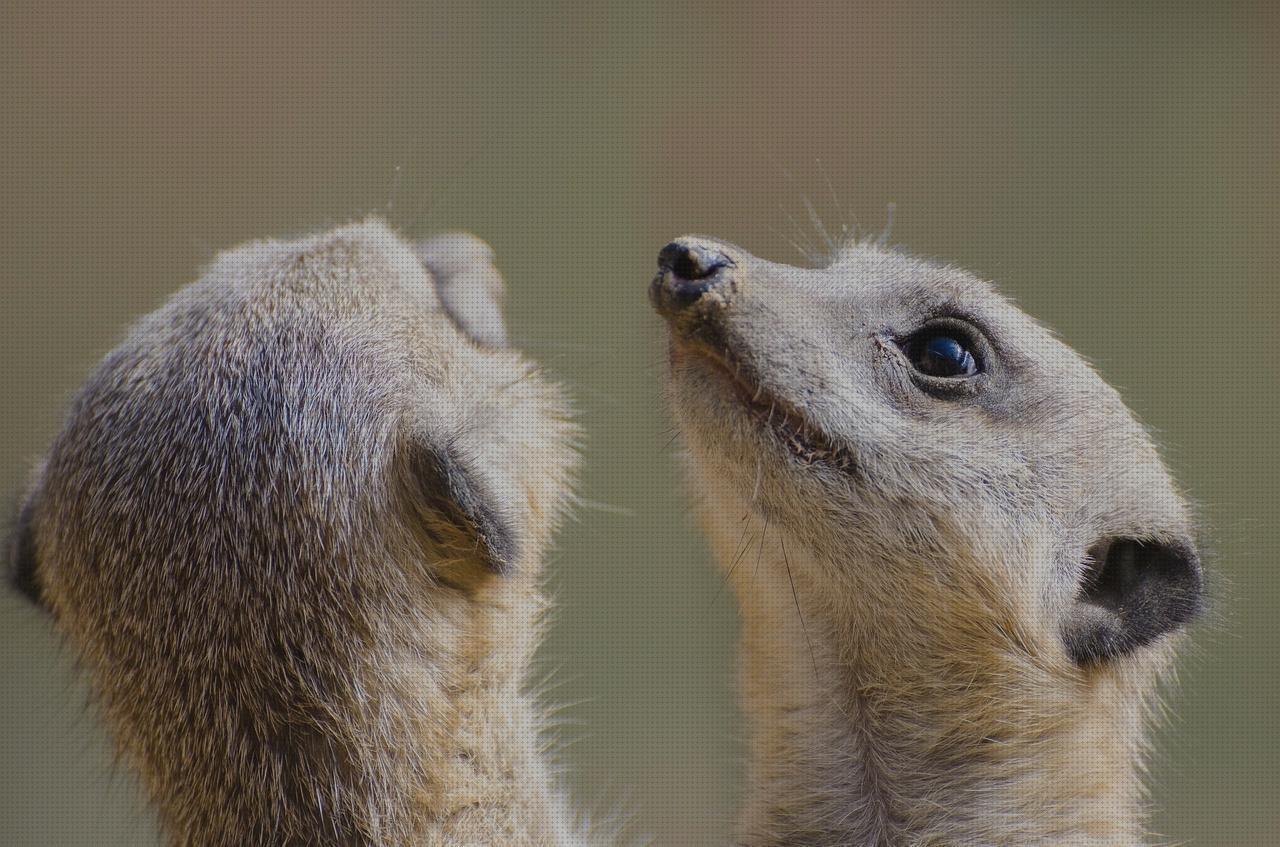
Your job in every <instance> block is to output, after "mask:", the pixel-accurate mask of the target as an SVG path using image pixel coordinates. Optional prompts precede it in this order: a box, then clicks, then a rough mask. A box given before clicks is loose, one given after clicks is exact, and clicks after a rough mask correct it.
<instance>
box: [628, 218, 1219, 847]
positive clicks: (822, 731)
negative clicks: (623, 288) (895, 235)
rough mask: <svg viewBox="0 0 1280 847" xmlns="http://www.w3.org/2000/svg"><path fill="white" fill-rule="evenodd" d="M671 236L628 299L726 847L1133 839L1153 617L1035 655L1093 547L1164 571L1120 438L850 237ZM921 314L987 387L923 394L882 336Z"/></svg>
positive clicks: (965, 284)
mask: <svg viewBox="0 0 1280 847" xmlns="http://www.w3.org/2000/svg"><path fill="white" fill-rule="evenodd" d="M680 243H681V244H684V245H688V246H689V250H690V251H692V252H689V253H688V256H689V257H690V258H687V259H682V260H673V259H671V258H670V257H668V259H667V260H666V261H667V265H666V266H664V269H663V270H662V271H661V272H660V274H659V277H658V278H657V279H656V280H655V281H654V284H653V293H654V299H655V303H656V304H657V306H658V308H659V310H660V311H662V312H663V313H664V314H665V315H666V316H667V318H668V320H669V322H670V324H671V327H672V331H671V337H672V345H671V346H672V357H671V359H672V364H671V373H670V382H669V391H668V393H669V396H670V399H671V405H672V408H673V411H674V413H675V417H676V421H677V424H678V426H679V429H680V430H681V431H682V433H683V434H684V440H685V443H686V446H687V451H688V465H689V475H690V479H691V483H692V487H693V490H694V492H695V496H696V498H697V500H698V505H699V511H700V514H701V515H702V518H703V524H704V526H705V527H706V529H707V532H708V535H709V537H710V540H711V543H712V547H713V550H714V551H715V553H716V556H717V558H718V559H719V561H720V563H721V565H722V568H723V570H724V572H725V574H726V579H728V580H729V581H730V582H731V583H732V585H733V588H734V589H735V592H736V594H737V597H738V602H739V606H740V609H741V613H742V623H743V632H742V659H741V686H742V701H743V704H744V708H745V710H746V713H747V716H748V719H749V724H750V727H751V729H750V739H751V747H750V749H751V760H750V761H751V764H750V769H749V788H748V796H747V804H746V809H745V811H744V814H743V817H742V820H741V823H740V827H739V838H740V841H741V843H742V844H745V845H753V847H756V846H759V847H763V845H783V844H786V845H810V847H835V845H861V846H862V847H872V845H876V846H877V847H878V846H879V845H902V847H907V845H947V847H978V845H1003V847H1030V845H1043V846H1044V847H1048V845H1075V846H1076V847H1084V845H1093V846H1094V847H1101V845H1114V847H1120V845H1126V847H1132V846H1133V845H1137V844H1140V843H1146V836H1145V833H1144V822H1143V821H1144V808H1143V802H1142V801H1143V786H1142V779H1141V774H1142V769H1143V764H1142V763H1143V757H1144V753H1145V739H1146V724H1147V718H1148V716H1149V714H1150V712H1151V709H1152V706H1153V705H1154V703H1155V701H1156V698H1157V696H1158V690H1157V681H1158V679H1159V677H1160V675H1161V673H1162V672H1163V671H1165V670H1166V669H1167V668H1168V667H1169V665H1170V660H1171V658H1172V655H1173V651H1174V649H1175V647H1176V645H1177V644H1178V642H1179V641H1180V637H1179V634H1178V632H1176V629H1177V626H1176V624H1177V623H1178V621H1173V622H1171V623H1170V625H1169V626H1168V627H1164V629H1168V630H1170V631H1167V632H1164V633H1163V634H1162V635H1161V636H1159V637H1158V638H1156V639H1155V640H1154V641H1151V642H1150V643H1145V642H1144V643H1143V644H1141V645H1140V646H1136V647H1133V648H1132V649H1128V650H1127V651H1126V652H1124V653H1123V654H1121V655H1118V656H1116V657H1113V658H1107V659H1105V660H1100V661H1096V662H1085V663H1083V664H1081V663H1079V662H1077V661H1073V659H1072V658H1071V656H1069V655H1068V651H1067V649H1066V648H1065V646H1064V636H1063V632H1064V631H1066V628H1069V627H1070V626H1071V625H1072V622H1073V621H1076V620H1079V618H1078V617H1073V615H1077V616H1078V615H1081V614H1083V615H1085V616H1086V617H1087V615H1089V614H1093V613H1094V612H1096V611H1097V609H1096V608H1092V607H1090V606H1088V605H1087V604H1084V603H1081V602H1080V601H1079V600H1078V597H1077V595H1078V594H1080V592H1081V591H1083V589H1082V588H1081V585H1082V581H1083V580H1084V579H1085V578H1086V577H1085V574H1086V573H1087V570H1086V568H1087V567H1088V564H1089V562H1090V561H1091V560H1090V554H1089V551H1090V549H1091V547H1092V546H1093V545H1094V544H1095V542H1097V541H1098V540H1099V539H1107V538H1136V539H1143V540H1146V541H1147V542H1149V543H1150V544H1152V545H1159V544H1166V543H1167V544H1169V545H1172V546H1171V548H1170V549H1176V550H1178V551H1190V550H1192V549H1193V542H1192V541H1191V540H1190V539H1191V537H1192V535H1193V526H1192V524H1191V521H1190V518H1189V511H1188V509H1187V507H1186V505H1185V503H1184V501H1183V500H1182V497H1181V495H1180V493H1179V492H1178V491H1177V489H1176V488H1175V487H1174V486H1173V484H1172V483H1171V481H1170V479H1169V476H1168V474H1167V473H1166V471H1165V469H1164V467H1163V465H1162V464H1161V462H1160V459H1159V457H1158V455H1157V453H1156V451H1155V449H1154V448H1153V446H1152V444H1151V440H1150V438H1149V437H1148V435H1147V433H1146V432H1145V430H1143V429H1142V428H1141V427H1140V426H1139V425H1138V424H1136V423H1135V422H1134V420H1133V418H1132V416H1131V415H1130V414H1129V413H1128V411H1127V410H1126V409H1125V408H1124V406H1123V404H1121V402H1120V400H1119V398H1118V397H1117V396H1116V394H1115V392H1114V391H1112V390H1111V389H1110V388H1109V387H1107V386H1106V385H1105V384H1104V383H1103V382H1102V380H1101V379H1100V378H1099V377H1098V376H1097V375H1096V374H1095V373H1094V372H1093V371H1092V370H1091V369H1090V368H1089V367H1088V365H1087V364H1086V363H1084V362H1083V361H1082V360H1081V359H1080V358H1079V357H1078V356H1077V355H1076V354H1075V353H1073V352H1072V351H1071V350H1069V349H1068V348H1067V347H1066V346H1065V345H1063V344H1061V343H1060V342H1058V341H1057V340H1056V339H1054V338H1053V337H1052V336H1051V335H1050V334H1049V333H1048V332H1046V331H1045V330H1043V329H1042V328H1041V327H1039V326H1038V325H1036V324H1035V323H1034V322H1033V321H1031V320H1030V319H1029V318H1027V317H1026V316H1025V315H1023V314H1022V313H1021V312H1020V311H1019V310H1018V309H1017V308H1016V307H1014V306H1013V305H1012V304H1011V303H1009V302H1008V301H1006V300H1004V299H1003V298H1001V297H1000V296H999V295H998V294H996V293H995V292H994V291H993V290H992V289H991V287H990V286H989V285H987V284H986V283H984V282H982V281H980V280H977V279H975V278H973V277H972V276H970V275H968V274H965V273H963V272H962V271H958V270H956V269H953V268H946V267H941V266H937V265H933V264H931V263H928V262H923V261H919V260H915V259H911V258H909V257H906V256H903V255H900V254H898V253H895V252H892V251H887V250H883V249H880V248H879V247H877V246H876V245H872V244H863V245H855V246H852V247H851V248H849V249H848V250H846V251H845V252H844V253H843V254H842V255H841V256H840V257H839V259H838V260H837V261H836V262H833V263H832V264H831V265H830V266H828V267H823V268H815V269H801V268H793V267H788V266H784V265H777V264H774V263H771V262H766V261H764V260H761V259H757V258H756V257H754V256H751V254H749V253H747V252H746V251H744V250H742V249H741V248H738V247H735V246H733V245H728V244H725V243H723V242H718V241H715V240H713V239H704V238H699V237H690V238H687V239H682V240H681V242H680ZM676 246H678V245H676ZM671 249H672V250H674V246H673V248H671ZM668 252H669V251H664V254H666V253H668ZM678 255H680V251H675V252H671V253H670V256H678ZM682 261H683V262H684V264H681V262H682ZM672 268H675V270H673V269H672ZM682 273H683V274H687V275H690V276H689V278H684V277H682V276H681V274H682ZM940 316H941V317H944V318H946V319H947V320H952V319H953V317H954V316H961V318H960V319H961V320H963V321H964V322H965V323H966V324H967V325H969V326H970V327H971V328H972V327H982V330H981V333H982V334H983V335H985V337H986V339H987V341H986V342H984V343H982V344H975V349H979V350H981V351H983V352H984V354H985V357H986V358H987V360H988V363H989V365H990V367H989V368H988V369H987V371H986V372H984V373H983V374H982V375H981V376H979V377H976V378H975V380H974V382H973V385H972V387H963V386H966V385H967V383H964V382H963V381H957V382H953V383H952V385H951V386H945V385H944V386H943V387H944V388H946V389H947V390H951V388H952V387H954V386H957V385H959V386H962V387H961V388H958V389H956V390H955V391H953V392H952V393H951V394H949V395H942V396H931V395H930V394H928V393H926V392H925V391H923V390H922V389H921V388H920V387H919V385H918V383H919V382H920V380H919V379H918V378H917V377H916V376H915V375H914V374H913V366H912V365H911V364H910V363H909V361H908V359H909V356H908V354H907V352H906V350H908V349H910V344H909V342H907V341H904V340H903V339H904V338H906V337H909V336H910V335H911V334H912V333H913V332H916V331H917V329H916V328H918V327H921V326H927V325H929V322H930V321H934V320H936V319H938V318H939V317H940ZM947 326H952V324H947ZM975 331H976V330H975ZM1187 555H1191V556H1192V559H1191V560H1190V562H1189V563H1188V564H1187V568H1189V569H1190V570H1187V571H1185V572H1183V573H1182V574H1181V575H1182V576H1185V577H1186V579H1187V580H1188V585H1192V584H1194V585H1193V588H1190V589H1188V590H1189V591H1190V592H1191V593H1190V594H1188V595H1187V596H1186V597H1181V596H1178V597H1175V600H1177V601H1178V602H1182V601H1183V600H1185V601H1186V604H1187V605H1186V606H1185V608H1186V609H1190V608H1192V607H1193V606H1194V605H1195V603H1197V602H1198V594H1197V593H1196V591H1198V583H1199V576H1198V574H1199V565H1198V563H1197V562H1196V561H1195V560H1194V554H1192V553H1190V552H1188V553H1187ZM1178 608H1179V609H1182V608H1184V607H1181V606H1180V607H1178ZM1152 625H1153V626H1156V627H1157V628H1159V627H1160V626H1162V625H1161V624H1160V622H1159V621H1154V622H1152Z"/></svg>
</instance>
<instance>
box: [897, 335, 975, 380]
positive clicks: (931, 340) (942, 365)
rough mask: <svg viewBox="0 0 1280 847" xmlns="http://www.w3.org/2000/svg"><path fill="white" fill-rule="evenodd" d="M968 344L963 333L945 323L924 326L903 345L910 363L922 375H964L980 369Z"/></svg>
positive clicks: (955, 376)
mask: <svg viewBox="0 0 1280 847" xmlns="http://www.w3.org/2000/svg"><path fill="white" fill-rule="evenodd" d="M971 347H972V345H971V343H970V342H969V340H968V338H966V337H965V336H964V335H963V334H960V333H957V332H954V331H952V330H951V328H949V327H938V328H935V329H926V330H925V331H923V332H921V333H919V334H917V335H916V336H915V337H913V338H912V339H910V340H909V341H908V342H907V344H906V347H905V352H906V354H907V358H909V359H910V360H911V365H912V366H913V367H914V368H915V369H916V370H918V371H919V372H920V373H922V374H924V375H925V376H933V377H942V378H956V379H959V378H964V377H968V376H974V375H976V374H978V373H980V372H981V371H982V366H981V362H980V361H979V360H978V357H977V356H976V355H974V352H973V350H972V349H971Z"/></svg>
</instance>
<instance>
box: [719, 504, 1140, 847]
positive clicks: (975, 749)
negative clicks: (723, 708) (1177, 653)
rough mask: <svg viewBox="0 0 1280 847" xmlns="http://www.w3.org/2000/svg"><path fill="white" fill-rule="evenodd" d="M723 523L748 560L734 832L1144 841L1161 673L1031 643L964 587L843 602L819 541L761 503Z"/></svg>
mask: <svg viewBox="0 0 1280 847" xmlns="http://www.w3.org/2000/svg"><path fill="white" fill-rule="evenodd" d="M721 514H724V515H726V518H727V516H728V515H729V514H731V513H729V512H722V513H721ZM738 514H739V515H741V514H742V512H739V513H738ZM744 526H745V527H746V530H745V532H744V531H743V527H744ZM712 538H713V542H714V543H715V546H716V548H717V549H716V552H717V554H718V556H719V557H720V559H721V562H722V563H723V565H724V567H725V568H726V569H728V568H729V567H730V563H731V562H733V561H735V559H739V560H740V561H739V564H738V566H737V567H736V568H735V569H734V571H733V574H732V576H731V580H732V581H733V582H734V584H735V589H736V591H737V594H738V597H739V603H740V606H741V609H742V618H743V630H742V639H743V644H742V656H741V686H742V695H743V706H744V711H745V713H746V715H747V719H748V723H749V725H750V739H751V740H750V747H751V753H750V756H751V764H750V766H749V787H748V792H747V803H746V807H745V809H744V812H743V815H742V818H741V824H740V831H739V843H741V844H744V845H753V847H755V846H756V845H759V847H763V845H783V844H788V845H800V844H803V845H810V847H824V845H837V844H839V845H860V846H861V845H866V846H867V847H870V845H877V846H878V845H918V844H919V845H923V844H928V845H979V844H981V845H1010V847H1012V845H1019V846H1020V847H1026V845H1050V844H1052V845H1129V846H1130V847H1132V845H1135V844H1139V843H1141V842H1142V835H1141V833H1142V828H1141V824H1140V800H1141V795H1142V786H1141V780H1140V778H1139V775H1138V774H1139V762H1140V756H1141V751H1142V737H1143V732H1144V714H1145V702H1144V701H1145V699H1146V697H1145V696H1144V693H1145V692H1148V691H1149V690H1150V688H1151V683H1152V682H1153V680H1152V679H1151V678H1150V677H1149V676H1141V674H1140V673H1139V672H1136V671H1135V672H1133V673H1132V674H1130V675H1129V676H1128V677H1125V676H1124V675H1122V674H1118V673H1115V672H1106V673H1103V672H1097V673H1085V672H1083V671H1080V670H1079V669H1076V668H1074V666H1070V665H1068V664H1064V663H1062V662H1057V661H1054V660H1049V661H1046V660H1043V659H1037V658H1035V655H1034V652H1033V651H1030V650H1028V649H1027V648H1026V645H1021V647H1022V649H1021V650H1019V649H1018V646H1017V645H1015V643H1014V642H1016V640H1017V639H1016V637H1014V638H1011V637H1010V636H1009V632H1008V631H1007V630H1008V628H1009V627H1008V624H1007V623H1005V624H1002V623H1001V621H1000V620H999V618H998V615H999V613H1000V612H999V610H996V609H993V608H975V607H974V606H973V604H972V603H971V602H967V601H966V602H959V601H957V603H956V605H957V607H956V608H954V609H950V610H946V609H942V610H939V609H938V608H937V604H936V603H934V604H932V606H930V604H919V605H921V606H924V607H930V608H932V609H933V612H932V613H931V614H925V613H923V612H919V613H915V614H913V610H912V609H911V608H909V607H911V606H913V605H914V604H913V601H918V598H917V597H914V596H913V595H911V594H909V593H905V592H902V591H901V590H897V591H895V592H894V594H892V595H891V596H881V597H879V598H876V599H874V600H869V599H868V598H867V597H865V595H864V596H863V597H862V600H861V601H860V602H848V598H849V595H850V594H851V593H852V592H851V589H857V588H859V586H855V585H853V584H849V585H845V586H839V587H836V586H833V585H831V584H830V581H829V578H827V577H820V576H819V575H820V574H830V573H831V568H830V567H825V568H824V567H822V566H821V565H822V563H821V562H819V561H817V560H816V554H814V553H813V552H812V551H810V550H807V549H806V548H805V546H804V545H802V544H801V543H799V542H798V541H797V540H795V539H794V538H793V537H790V536H787V535H786V534H785V533H784V532H783V531H781V530H779V529H778V528H777V527H776V526H775V527H766V526H764V525H763V522H761V521H759V520H758V519H756V518H754V517H753V518H749V519H747V521H746V522H745V523H744V522H740V521H737V520H727V519H726V521H725V523H724V525H723V526H721V527H719V528H718V529H716V530H713V532H712ZM753 538H754V539H755V540H754V541H752V539H753ZM761 539H763V540H761ZM743 546H746V547H747V548H748V549H747V550H746V551H745V553H743V552H741V548H742V547H743ZM757 559H758V560H759V565H757V563H756V562H757ZM840 565H841V567H843V568H846V569H848V568H851V567H853V566H854V565H853V563H850V562H843V563H840ZM884 566H885V563H878V565H877V567H884ZM863 573H866V571H864V572H863ZM820 582H821V583H823V584H819V583H820ZM860 588H862V589H865V588H866V586H860ZM859 593H861V592H859ZM885 607H887V608H885ZM940 612H941V613H940ZM949 617H950V618H951V619H948V618H949ZM1002 627H1004V628H1005V629H1004V630H1002ZM1013 629H1015V630H1016V627H1013ZM993 630H995V631H997V632H1001V633H1002V634H1000V635H998V636H996V635H993Z"/></svg>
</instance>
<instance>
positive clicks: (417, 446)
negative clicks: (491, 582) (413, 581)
mask: <svg viewBox="0 0 1280 847" xmlns="http://www.w3.org/2000/svg"><path fill="white" fill-rule="evenodd" d="M405 452H406V454H407V456H406V462H405V464H406V470H407V472H408V475H409V482H408V486H407V488H408V496H409V498H410V500H411V501H412V504H413V509H414V511H415V512H416V513H417V514H416V516H417V518H418V522H419V526H420V528H421V529H422V530H423V531H424V532H425V533H426V534H427V535H428V537H429V538H430V539H431V540H432V541H433V542H434V543H435V544H436V545H437V546H439V547H440V548H442V549H443V550H445V551H446V552H447V553H449V554H451V555H456V557H457V558H459V559H471V560H473V561H475V562H478V563H479V564H481V565H482V566H484V567H485V568H487V569H488V570H491V571H493V572H494V573H498V574H507V573H510V572H511V571H512V569H514V568H515V566H516V561H517V559H518V557H519V547H520V538H519V536H518V533H517V530H516V526H517V523H516V521H515V520H514V519H513V518H512V516H511V515H509V514H507V513H506V512H505V510H504V509H503V507H502V504H501V503H500V502H499V500H498V499H497V498H496V497H495V495H494V492H493V490H492V488H491V486H489V485H488V484H487V483H486V482H485V480H484V478H483V476H482V475H481V474H480V473H479V472H478V471H477V470H475V469H473V468H469V467H467V465H466V464H465V462H464V460H463V457H462V456H461V455H459V453H460V451H458V450H457V449H456V448H454V447H453V445H451V444H449V443H440V442H439V441H437V440H436V439H433V438H429V437H426V436H424V435H422V434H415V435H411V436H410V437H409V438H408V439H407V444H406V451H405Z"/></svg>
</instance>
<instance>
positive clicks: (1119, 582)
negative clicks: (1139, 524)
mask: <svg viewBox="0 0 1280 847" xmlns="http://www.w3.org/2000/svg"><path fill="white" fill-rule="evenodd" d="M1089 558H1090V560H1091V561H1090V564H1089V566H1088V568H1087V569H1086V571H1085V577H1084V581H1083V582H1082V584H1081V585H1080V588H1079V591H1078V593H1077V595H1076V599H1075V603H1074V606H1073V608H1072V610H1071V612H1070V614H1069V615H1068V616H1067V620H1066V622H1065V624H1064V626H1063V639H1064V641H1065V643H1066V647H1067V652H1068V653H1070V654H1071V658H1072V659H1074V660H1075V661H1076V663H1078V664H1081V665H1086V664H1092V663H1096V662H1102V661H1106V660H1108V659H1113V658H1116V657H1118V656H1123V655H1125V654H1127V653H1131V652H1133V651H1134V650H1136V649H1137V648H1139V647H1141V646H1143V645H1144V644H1149V643H1151V642H1152V641H1155V640H1156V639H1157V638H1159V637H1160V636H1162V635H1165V634H1167V633H1169V632H1172V631H1174V630H1176V629H1179V628H1181V627H1182V626H1185V625H1186V624H1187V623H1190V622H1191V621H1192V620H1193V619H1194V618H1195V617H1196V615H1198V614H1199V612H1200V609H1201V605H1202V591H1203V586H1202V582H1203V578H1202V575H1201V568H1200V559H1199V556H1197V554H1196V551H1195V548H1194V547H1193V546H1192V545H1191V543H1190V542H1166V541H1153V540H1138V539H1133V538H1107V539H1104V540H1102V541H1099V542H1098V543H1097V544H1095V545H1094V546H1093V548H1092V549H1091V550H1090V551H1089Z"/></svg>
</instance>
